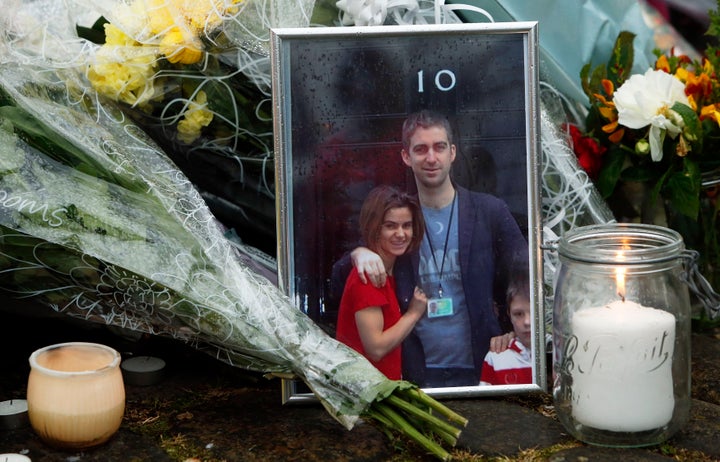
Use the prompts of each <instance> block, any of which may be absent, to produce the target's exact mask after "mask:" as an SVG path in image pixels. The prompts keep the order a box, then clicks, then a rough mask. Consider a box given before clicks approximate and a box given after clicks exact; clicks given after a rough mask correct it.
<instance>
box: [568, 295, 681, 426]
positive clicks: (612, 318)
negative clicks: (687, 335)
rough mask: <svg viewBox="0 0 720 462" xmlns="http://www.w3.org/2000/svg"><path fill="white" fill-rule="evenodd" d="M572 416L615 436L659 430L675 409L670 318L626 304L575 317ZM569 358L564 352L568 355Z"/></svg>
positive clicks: (629, 302)
mask: <svg viewBox="0 0 720 462" xmlns="http://www.w3.org/2000/svg"><path fill="white" fill-rule="evenodd" d="M571 326H572V327H571V328H572V334H573V335H574V336H575V337H576V338H577V345H575V347H574V351H572V360H571V361H572V365H571V370H572V372H571V375H572V415H573V417H574V418H575V420H577V421H578V422H579V423H581V424H583V425H587V426H590V427H593V428H598V429H603V430H610V431H616V432H638V431H645V430H653V429H656V428H660V427H662V426H664V425H666V424H667V423H668V422H670V420H671V418H672V414H673V409H674V407H675V400H674V396H673V379H672V357H673V350H674V342H675V316H673V315H672V314H671V313H668V312H667V311H662V310H659V309H656V308H648V307H644V306H642V305H639V304H637V303H634V302H631V301H616V302H612V303H610V304H608V305H605V306H602V307H595V308H587V309H583V310H579V311H577V312H575V314H574V315H573V318H572V321H571ZM569 353H570V352H569Z"/></svg>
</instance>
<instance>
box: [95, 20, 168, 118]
mask: <svg viewBox="0 0 720 462" xmlns="http://www.w3.org/2000/svg"><path fill="white" fill-rule="evenodd" d="M105 33H106V37H107V43H106V44H105V45H103V46H102V47H100V48H99V49H98V51H97V53H96V55H95V62H94V63H93V64H91V65H90V66H88V72H87V77H88V80H89V81H90V84H91V85H92V86H93V88H94V89H95V90H96V91H97V92H98V93H101V94H103V95H105V96H107V97H109V98H111V99H113V100H115V101H121V102H123V103H126V104H129V105H139V106H142V105H144V104H147V102H148V101H150V99H152V98H153V97H154V95H155V89H154V80H155V79H154V78H153V76H154V75H155V66H156V62H157V57H156V56H155V53H154V52H153V50H152V49H151V48H147V47H142V46H136V45H139V44H138V43H137V42H135V41H134V40H133V39H132V38H130V37H128V36H127V35H125V34H124V33H123V32H122V31H121V30H120V29H118V28H117V27H115V26H113V25H112V24H106V25H105Z"/></svg>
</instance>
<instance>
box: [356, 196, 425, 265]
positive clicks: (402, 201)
mask: <svg viewBox="0 0 720 462" xmlns="http://www.w3.org/2000/svg"><path fill="white" fill-rule="evenodd" d="M403 207H407V208H408V209H409V210H410V215H411V216H412V229H413V236H412V239H411V241H410V245H409V246H408V250H407V251H408V252H412V251H415V250H418V249H419V248H420V243H421V242H422V238H423V233H424V231H425V220H424V219H423V214H422V209H421V208H420V204H419V203H418V201H417V199H416V198H414V197H413V196H411V195H409V194H407V193H404V192H402V191H400V190H399V189H397V188H395V187H393V186H377V187H376V188H373V190H372V191H370V193H369V194H368V195H367V197H366V198H365V202H363V205H362V208H361V209H360V220H359V221H360V232H361V233H362V237H363V240H364V241H365V244H366V245H367V246H368V248H369V249H370V250H372V251H374V252H377V250H378V249H377V242H378V238H379V237H380V229H381V228H382V224H383V222H384V221H385V214H386V213H387V212H388V210H390V209H396V208H403Z"/></svg>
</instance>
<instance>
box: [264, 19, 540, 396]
mask: <svg viewBox="0 0 720 462" xmlns="http://www.w3.org/2000/svg"><path fill="white" fill-rule="evenodd" d="M271 63H272V100H273V110H274V116H273V119H274V120H273V122H274V141H275V152H276V162H275V165H276V167H275V169H276V192H277V211H278V212H277V213H278V217H277V233H278V282H279V285H280V287H281V289H282V290H283V291H285V293H287V294H288V295H289V296H290V297H291V299H292V300H294V302H295V303H296V305H297V308H298V309H299V310H302V311H303V312H304V313H306V314H307V315H308V316H309V317H311V318H312V319H313V320H314V321H315V322H316V323H318V324H319V325H320V326H321V327H323V329H325V330H326V332H327V333H328V334H330V335H334V330H333V329H334V327H333V325H334V324H333V323H334V321H335V319H336V317H337V304H338V301H339V300H338V297H339V295H338V292H337V288H335V287H331V286H332V274H331V273H332V265H333V263H334V262H335V261H337V259H339V258H340V257H341V256H342V255H343V253H345V252H347V251H349V250H351V249H352V248H354V247H353V246H354V245H355V244H356V243H357V242H358V235H359V232H358V230H357V227H358V225H357V214H358V211H359V208H360V205H361V204H362V201H363V199H364V197H365V194H366V193H367V192H368V191H369V189H371V188H372V187H373V186H375V185H377V184H380V183H388V182H390V183H394V184H396V185H397V186H398V187H403V188H408V189H411V188H412V186H413V185H414V181H413V177H412V172H410V171H409V169H408V168H407V167H406V166H405V165H404V164H403V163H402V161H401V156H400V150H401V127H402V122H403V120H404V118H405V117H406V116H407V115H408V114H409V113H411V112H413V111H417V110H420V109H432V110H435V111H439V112H443V113H445V114H447V116H448V118H449V119H451V121H452V125H453V128H454V131H456V138H455V144H457V146H458V147H457V151H458V155H457V159H456V161H455V163H454V164H453V179H454V181H455V182H457V184H460V185H462V186H464V187H465V188H467V189H471V190H478V191H482V192H486V193H490V194H493V195H495V196H497V197H499V198H500V199H502V200H504V201H505V202H506V204H507V205H508V208H509V209H510V210H511V211H512V213H513V216H514V217H515V218H516V219H517V222H518V225H519V226H520V228H521V229H522V231H523V233H524V235H525V238H526V239H527V243H528V256H529V267H528V274H529V278H530V281H529V287H530V297H529V298H530V304H531V313H532V318H533V321H532V324H533V325H532V332H533V333H532V342H533V345H532V377H533V378H532V383H525V384H512V385H477V386H475V385H470V386H462V387H444V388H423V390H424V391H425V392H427V393H428V394H430V395H431V396H434V397H436V398H457V397H476V396H486V395H502V394H514V393H525V392H532V391H544V390H546V389H547V385H546V380H547V379H546V377H547V372H546V364H547V360H546V334H545V331H544V328H545V323H544V321H543V319H544V309H543V299H544V297H543V284H542V281H543V279H542V268H543V264H542V250H541V219H540V210H541V206H540V182H541V178H540V176H539V172H540V165H539V164H540V162H541V154H540V152H541V151H540V137H539V133H538V131H539V126H540V124H539V107H538V106H539V98H538V80H539V77H538V64H539V63H538V24H537V23H536V22H509V23H464V24H444V25H413V26H371V27H317V28H284V29H283V28H281V29H273V30H272V31H271ZM282 394H283V397H282V399H283V403H292V402H299V401H300V402H301V401H307V400H314V395H313V394H312V392H311V391H310V390H309V389H308V388H307V387H306V386H305V384H304V383H302V382H300V381H295V380H289V379H283V384H282Z"/></svg>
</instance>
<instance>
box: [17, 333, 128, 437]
mask: <svg viewBox="0 0 720 462" xmlns="http://www.w3.org/2000/svg"><path fill="white" fill-rule="evenodd" d="M27 404H28V417H29V419H30V425H31V426H32V428H33V430H35V433H37V434H38V436H40V438H41V439H42V440H43V441H45V442H46V443H48V444H49V445H51V446H54V447H57V448H60V449H66V450H79V449H87V448H91V447H95V446H98V445H100V444H103V443H105V442H106V441H107V440H108V439H110V437H111V436H113V435H114V434H115V433H116V432H117V431H118V429H119V428H120V424H121V422H122V418H123V415H124V412H125V387H124V385H123V378H122V373H121V372H120V353H118V352H117V351H116V350H114V349H112V348H110V347H108V346H105V345H100V344H97V343H85V342H70V343H60V344H57V345H50V346H47V347H44V348H41V349H39V350H36V351H35V352H33V354H32V355H30V375H29V377H28V387H27Z"/></svg>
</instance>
